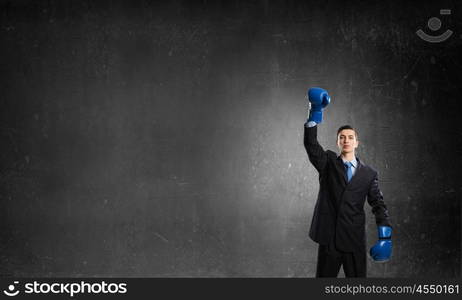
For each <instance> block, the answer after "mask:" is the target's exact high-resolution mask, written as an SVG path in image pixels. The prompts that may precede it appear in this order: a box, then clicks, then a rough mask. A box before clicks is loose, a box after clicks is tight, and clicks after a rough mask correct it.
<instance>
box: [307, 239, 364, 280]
mask: <svg viewBox="0 0 462 300" xmlns="http://www.w3.org/2000/svg"><path fill="white" fill-rule="evenodd" d="M342 265H343V271H344V272H345V277H366V267H367V262H366V252H365V250H363V251H361V250H360V251H358V252H343V251H340V250H337V249H336V248H335V242H333V241H332V242H331V243H330V244H329V245H319V248H318V263H317V267H316V277H337V275H338V273H339V271H340V267H341V266H342Z"/></svg>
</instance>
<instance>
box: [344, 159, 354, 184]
mask: <svg viewBox="0 0 462 300" xmlns="http://www.w3.org/2000/svg"><path fill="white" fill-rule="evenodd" d="M343 164H344V165H345V167H346V175H347V178H348V182H350V180H351V177H353V171H352V170H351V167H352V166H353V164H352V163H351V162H349V161H347V162H345V163H343Z"/></svg>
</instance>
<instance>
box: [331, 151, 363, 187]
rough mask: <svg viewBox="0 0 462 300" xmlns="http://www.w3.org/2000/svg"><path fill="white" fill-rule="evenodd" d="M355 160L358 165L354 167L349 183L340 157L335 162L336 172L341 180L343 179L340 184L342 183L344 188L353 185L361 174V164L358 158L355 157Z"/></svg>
mask: <svg viewBox="0 0 462 300" xmlns="http://www.w3.org/2000/svg"><path fill="white" fill-rule="evenodd" d="M356 160H357V161H358V164H357V165H356V172H355V175H354V176H353V177H352V178H351V180H350V182H348V178H347V175H346V170H345V165H344V164H343V160H342V158H341V157H340V156H338V157H337V161H336V164H335V166H336V168H337V171H338V172H339V173H340V176H341V178H343V181H342V182H343V185H344V186H347V185H352V184H354V183H355V182H356V181H357V180H358V178H359V177H360V176H361V175H362V173H363V170H362V169H363V165H362V162H361V161H360V160H359V158H358V157H356Z"/></svg>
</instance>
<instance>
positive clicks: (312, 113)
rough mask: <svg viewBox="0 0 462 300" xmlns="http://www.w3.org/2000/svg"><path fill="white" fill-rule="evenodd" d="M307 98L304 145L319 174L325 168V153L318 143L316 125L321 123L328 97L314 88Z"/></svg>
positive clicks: (309, 91) (325, 93) (325, 92)
mask: <svg viewBox="0 0 462 300" xmlns="http://www.w3.org/2000/svg"><path fill="white" fill-rule="evenodd" d="M307 98H308V107H309V111H308V113H309V114H308V120H307V121H306V123H305V126H304V128H305V129H304V130H305V134H304V145H305V149H306V153H308V158H309V159H310V162H311V163H312V164H313V166H314V167H315V168H316V170H318V172H320V173H321V172H322V171H323V170H324V168H325V167H326V163H327V153H326V151H324V149H323V148H322V147H321V145H320V144H319V142H318V138H317V133H318V131H317V130H318V128H317V127H318V126H317V124H319V123H321V122H322V112H323V110H324V108H325V107H326V106H327V105H328V104H329V103H330V97H329V94H328V93H327V91H325V90H323V89H321V88H317V87H314V88H310V89H309V90H308V93H307Z"/></svg>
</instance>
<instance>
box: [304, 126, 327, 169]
mask: <svg viewBox="0 0 462 300" xmlns="http://www.w3.org/2000/svg"><path fill="white" fill-rule="evenodd" d="M304 128H305V137H304V145H305V149H306V153H308V158H309V159H310V162H311V163H312V164H313V166H314V167H315V168H316V170H317V171H318V172H319V173H321V172H322V171H323V170H324V169H325V167H326V164H327V153H326V151H324V149H323V148H322V146H321V145H320V144H319V142H318V138H317V136H318V126H313V127H308V126H304Z"/></svg>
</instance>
